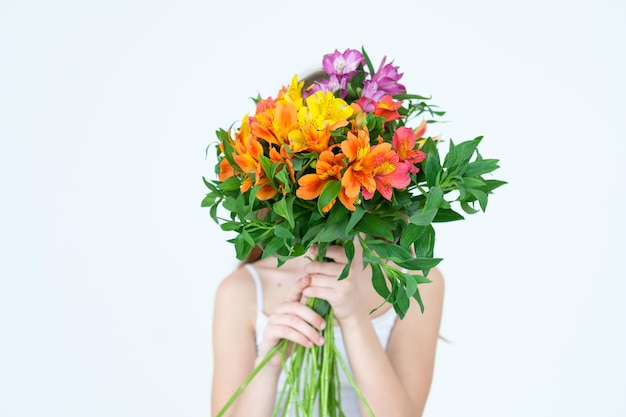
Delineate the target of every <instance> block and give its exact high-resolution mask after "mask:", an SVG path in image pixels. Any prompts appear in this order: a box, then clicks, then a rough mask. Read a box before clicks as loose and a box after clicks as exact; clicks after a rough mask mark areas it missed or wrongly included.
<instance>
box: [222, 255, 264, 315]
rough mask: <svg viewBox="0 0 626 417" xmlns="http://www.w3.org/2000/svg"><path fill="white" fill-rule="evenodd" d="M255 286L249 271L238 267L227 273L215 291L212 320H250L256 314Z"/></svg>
mask: <svg viewBox="0 0 626 417" xmlns="http://www.w3.org/2000/svg"><path fill="white" fill-rule="evenodd" d="M255 307H256V286H255V284H254V281H253V280H252V277H251V276H250V273H249V272H248V271H247V270H246V268H244V267H239V268H237V269H235V270H233V271H232V272H231V273H230V274H228V275H227V276H226V277H225V278H224V279H223V280H222V282H220V284H219V285H218V287H217V292H216V293H215V305H214V309H215V311H214V320H215V321H216V322H221V323H229V322H241V321H242V320H243V321H248V320H249V321H250V323H252V322H253V320H254V317H256V316H255V314H256V310H255Z"/></svg>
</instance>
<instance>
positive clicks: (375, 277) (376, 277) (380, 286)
mask: <svg viewBox="0 0 626 417" xmlns="http://www.w3.org/2000/svg"><path fill="white" fill-rule="evenodd" d="M371 267H372V285H373V286H374V289H375V290H376V292H377V293H378V295H380V296H381V297H383V298H384V299H385V300H388V299H389V296H390V295H391V293H390V291H389V288H388V287H387V280H386V279H385V276H384V275H383V272H382V270H381V268H380V265H377V264H371Z"/></svg>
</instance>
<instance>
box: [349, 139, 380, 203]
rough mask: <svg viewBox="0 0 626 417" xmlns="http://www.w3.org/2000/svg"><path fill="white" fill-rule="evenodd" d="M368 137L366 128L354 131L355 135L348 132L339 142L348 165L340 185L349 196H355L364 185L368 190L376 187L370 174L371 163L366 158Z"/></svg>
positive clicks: (368, 151)
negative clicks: (344, 138)
mask: <svg viewBox="0 0 626 417" xmlns="http://www.w3.org/2000/svg"><path fill="white" fill-rule="evenodd" d="M370 148H371V147H370V137H369V132H368V131H367V129H361V130H357V131H356V135H354V133H352V132H348V134H347V137H346V140H344V141H343V142H341V150H342V151H343V153H344V154H345V155H346V157H348V162H349V166H348V169H347V170H346V172H345V173H344V174H343V178H342V179H341V185H343V188H344V189H345V191H346V195H347V196H348V197H350V198H356V197H357V196H358V195H359V192H360V191H361V187H364V188H366V189H368V190H370V191H372V192H373V191H374V190H375V189H376V182H375V181H374V177H373V175H372V172H371V170H372V168H373V166H372V164H371V163H369V162H371V161H370V160H369V159H368V155H369V154H370Z"/></svg>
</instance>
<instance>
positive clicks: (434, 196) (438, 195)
mask: <svg viewBox="0 0 626 417" xmlns="http://www.w3.org/2000/svg"><path fill="white" fill-rule="evenodd" d="M442 202H443V191H442V190H441V188H439V187H430V189H429V190H428V196H427V197H426V204H425V205H424V212H426V213H428V212H430V211H433V210H435V211H436V210H437V209H438V208H439V206H440V205H441V203H442Z"/></svg>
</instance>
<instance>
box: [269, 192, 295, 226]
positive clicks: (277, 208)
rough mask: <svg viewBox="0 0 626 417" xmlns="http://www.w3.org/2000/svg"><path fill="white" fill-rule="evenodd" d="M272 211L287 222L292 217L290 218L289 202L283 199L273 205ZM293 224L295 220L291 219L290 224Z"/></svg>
mask: <svg viewBox="0 0 626 417" xmlns="http://www.w3.org/2000/svg"><path fill="white" fill-rule="evenodd" d="M272 209H273V210H274V212H275V213H276V214H278V215H279V216H280V217H282V218H283V219H286V220H287V221H289V217H290V216H289V208H288V207H287V200H286V199H284V198H282V199H280V200H278V201H277V202H275V203H274V204H273V205H272ZM292 217H293V216H292ZM291 223H293V218H292V219H291V221H290V222H289V224H291Z"/></svg>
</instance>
